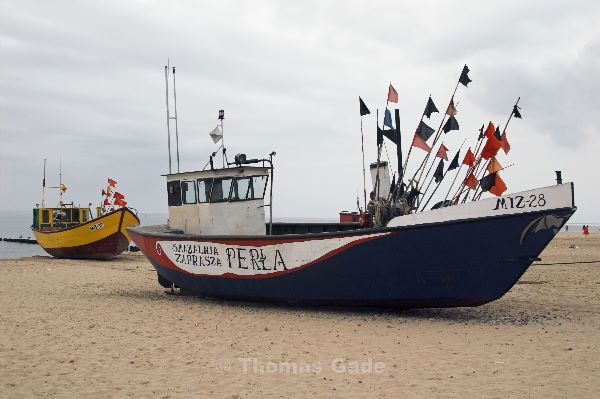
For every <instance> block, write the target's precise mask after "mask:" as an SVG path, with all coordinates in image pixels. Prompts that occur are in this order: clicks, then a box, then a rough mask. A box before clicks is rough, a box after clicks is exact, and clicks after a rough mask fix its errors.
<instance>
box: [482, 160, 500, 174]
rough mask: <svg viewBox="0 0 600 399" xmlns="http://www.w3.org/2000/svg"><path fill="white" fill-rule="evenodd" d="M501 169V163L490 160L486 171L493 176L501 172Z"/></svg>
mask: <svg viewBox="0 0 600 399" xmlns="http://www.w3.org/2000/svg"><path fill="white" fill-rule="evenodd" d="M500 169H502V165H500V162H498V160H497V159H496V158H490V162H489V163H488V166H487V168H486V170H487V171H488V172H489V173H490V174H492V173H494V172H497V171H499V170H500Z"/></svg>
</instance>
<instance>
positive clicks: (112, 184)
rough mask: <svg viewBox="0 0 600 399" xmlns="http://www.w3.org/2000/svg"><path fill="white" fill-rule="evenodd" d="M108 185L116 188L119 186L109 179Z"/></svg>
mask: <svg viewBox="0 0 600 399" xmlns="http://www.w3.org/2000/svg"><path fill="white" fill-rule="evenodd" d="M108 185H109V186H111V187H114V186H116V185H117V182H116V181H115V180H113V179H111V178H109V179H108Z"/></svg>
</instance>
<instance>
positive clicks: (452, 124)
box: [444, 115, 458, 133]
mask: <svg viewBox="0 0 600 399" xmlns="http://www.w3.org/2000/svg"><path fill="white" fill-rule="evenodd" d="M450 130H458V121H457V120H456V118H455V117H454V115H451V116H450V118H448V120H447V121H446V124H445V125H444V133H448V132H449V131H450Z"/></svg>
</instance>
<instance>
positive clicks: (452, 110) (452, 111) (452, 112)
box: [446, 98, 457, 116]
mask: <svg viewBox="0 0 600 399" xmlns="http://www.w3.org/2000/svg"><path fill="white" fill-rule="evenodd" d="M456 113H457V111H456V107H455V106H454V98H452V99H450V104H448V108H447V109H446V115H448V116H455V115H456Z"/></svg>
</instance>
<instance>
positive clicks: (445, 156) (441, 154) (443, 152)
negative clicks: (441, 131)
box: [435, 144, 448, 161]
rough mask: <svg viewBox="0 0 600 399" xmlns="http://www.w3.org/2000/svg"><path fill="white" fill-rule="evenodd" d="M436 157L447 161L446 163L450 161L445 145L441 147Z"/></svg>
mask: <svg viewBox="0 0 600 399" xmlns="http://www.w3.org/2000/svg"><path fill="white" fill-rule="evenodd" d="M435 156H436V157H440V158H442V159H445V160H446V161H447V160H448V149H447V148H446V146H445V145H444V144H442V145H440V149H439V150H438V152H437V154H435Z"/></svg>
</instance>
